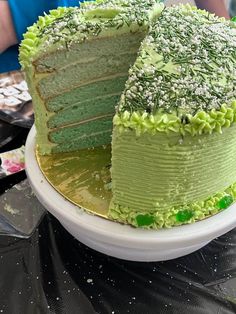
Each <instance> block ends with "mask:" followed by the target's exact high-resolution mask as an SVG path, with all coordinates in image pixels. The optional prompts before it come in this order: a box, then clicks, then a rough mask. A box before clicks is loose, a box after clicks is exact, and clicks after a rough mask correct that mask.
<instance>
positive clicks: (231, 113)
mask: <svg viewBox="0 0 236 314" xmlns="http://www.w3.org/2000/svg"><path fill="white" fill-rule="evenodd" d="M235 122H236V101H233V102H232V103H231V105H230V106H227V105H226V104H223V105H222V106H221V108H220V110H215V109H212V110H211V111H210V112H205V111H199V112H197V113H196V114H195V115H192V114H185V115H183V116H182V117H179V116H177V113H165V112H163V110H159V112H156V113H155V114H148V113H147V112H144V113H142V112H136V111H134V112H132V113H130V112H128V111H124V112H120V113H117V114H116V115H115V116H114V119H113V123H114V125H115V126H117V127H118V128H119V131H120V132H123V131H125V129H131V130H135V131H136V134H137V135H140V134H142V133H145V132H148V133H150V134H152V135H154V134H156V133H157V132H165V133H169V132H176V133H180V134H182V135H185V134H187V133H188V134H191V135H197V134H211V133H212V132H213V131H215V132H219V133H222V128H224V127H226V128H227V127H230V126H231V125H232V124H233V123H235Z"/></svg>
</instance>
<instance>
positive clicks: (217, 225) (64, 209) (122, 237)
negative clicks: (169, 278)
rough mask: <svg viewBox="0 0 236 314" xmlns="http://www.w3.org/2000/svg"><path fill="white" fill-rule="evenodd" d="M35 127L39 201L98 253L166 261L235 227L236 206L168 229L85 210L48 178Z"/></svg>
mask: <svg viewBox="0 0 236 314" xmlns="http://www.w3.org/2000/svg"><path fill="white" fill-rule="evenodd" d="M35 133H36V132H35V128H34V127H33V128H32V129H31V131H30V133H29V136H28V138H27V142H26V151H25V159H26V172H27V175H28V179H29V181H30V184H31V186H32V189H33V191H34V192H35V194H36V196H37V198H38V199H39V201H40V202H41V203H42V204H43V205H44V206H45V208H47V209H48V211H49V212H50V213H51V214H53V215H54V216H55V217H56V218H57V219H58V220H59V221H60V222H61V224H62V225H63V226H64V227H65V228H66V229H67V231H68V232H69V233H71V234H72V235H73V236H74V237H75V238H76V239H78V240H79V241H81V242H82V243H84V244H86V245H87V246H89V247H91V248H93V249H94V250H97V251H99V252H102V253H105V254H108V255H110V256H114V257H118V258H121V259H126V260H132V261H164V260H169V259H173V258H177V257H180V256H184V255H187V254H189V253H192V252H194V251H196V250H198V249H200V248H201V247H203V246H205V245H206V244H207V243H209V242H210V241H211V240H213V239H214V238H216V237H218V236H220V235H222V234H224V233H226V232H228V231H230V230H231V229H233V228H234V227H236V205H232V206H231V207H229V208H228V209H226V210H224V211H223V212H221V213H219V214H217V215H215V216H213V217H210V218H208V219H205V220H203V221H200V222H196V223H194V224H191V225H184V226H179V227H175V228H172V229H165V230H158V231H154V230H144V229H136V228H133V227H130V226H127V225H122V224H119V223H116V222H112V221H109V220H106V219H103V218H100V217H97V216H93V215H91V214H88V213H86V212H84V211H83V210H82V209H81V208H78V207H77V206H75V205H73V204H72V203H70V202H69V201H67V200H66V199H64V198H63V197H62V196H61V195H60V194H59V193H58V192H57V191H56V190H55V189H54V188H53V187H52V186H51V185H50V184H49V183H48V181H47V180H46V178H45V177H44V175H43V174H42V172H41V170H40V168H39V166H38V163H37V160H36V157H35Z"/></svg>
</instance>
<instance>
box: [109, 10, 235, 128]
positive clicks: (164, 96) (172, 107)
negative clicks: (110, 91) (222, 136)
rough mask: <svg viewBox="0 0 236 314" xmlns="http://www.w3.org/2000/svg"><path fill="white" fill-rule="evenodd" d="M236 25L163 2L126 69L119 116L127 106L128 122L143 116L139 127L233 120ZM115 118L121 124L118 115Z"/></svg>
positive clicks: (207, 124) (215, 125) (216, 124)
mask: <svg viewBox="0 0 236 314" xmlns="http://www.w3.org/2000/svg"><path fill="white" fill-rule="evenodd" d="M235 25H236V24H235V23H234V22H233V21H226V20H225V19H224V18H219V17H216V16H215V15H213V14H209V13H208V12H206V11H202V10H198V9H197V8H196V7H192V6H190V5H180V6H173V7H171V8H165V9H164V10H163V11H162V12H161V13H160V15H159V17H158V19H156V21H154V23H153V24H152V27H151V30H150V32H149V34H148V36H147V37H146V38H145V40H144V42H143V43H142V46H141V49H140V51H139V55H138V58H137V60H136V62H135V64H134V66H133V67H132V68H131V69H130V72H129V79H128V81H127V83H126V88H125V90H124V93H123V95H122V98H121V101H120V103H119V106H118V116H119V118H120V119H121V120H123V119H124V117H125V119H126V118H127V113H125V112H126V111H127V112H129V113H130V117H129V118H128V120H130V119H131V120H132V121H131V124H130V123H128V124H129V125H128V127H131V128H138V129H140V121H141V120H140V119H143V120H145V123H144V124H143V123H142V127H141V128H144V129H147V130H150V129H151V130H152V131H153V129H155V128H156V126H157V128H160V129H161V130H163V129H165V130H172V131H175V130H178V129H179V128H181V129H182V130H184V131H187V132H190V133H194V132H195V131H197V132H198V133H200V132H209V133H210V132H211V131H212V130H213V129H216V130H218V131H220V130H221V127H222V126H229V124H231V123H232V122H234V121H235V120H234V113H233V112H235V103H234V101H235V100H236V27H235ZM233 103H234V105H232V104H233ZM228 109H229V111H228ZM225 111H227V113H226V112H225ZM133 112H135V115H132V113H133ZM143 113H145V114H144V116H143ZM146 113H147V114H148V115H150V116H148V115H146ZM164 113H165V114H166V115H165V116H164V117H162V121H161V122H160V121H159V118H160V117H161V115H163V114H164ZM225 114H226V115H225ZM137 115H138V116H137ZM229 116H230V117H229ZM228 117H229V120H230V122H229V121H227V122H226V121H225V118H227V119H228ZM222 119H223V120H222ZM134 120H135V121H136V122H135V121H134ZM126 123H127V119H126ZM115 124H120V120H119V119H117V117H116V118H115ZM121 124H122V123H121ZM134 124H136V127H134ZM160 125H161V126H160ZM123 126H125V125H124V124H123Z"/></svg>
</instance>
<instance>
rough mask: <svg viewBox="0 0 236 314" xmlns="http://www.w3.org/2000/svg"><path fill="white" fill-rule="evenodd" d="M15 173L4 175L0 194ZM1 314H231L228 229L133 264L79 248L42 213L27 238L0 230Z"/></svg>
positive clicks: (234, 263) (233, 237)
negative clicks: (179, 253) (184, 250)
mask: <svg viewBox="0 0 236 314" xmlns="http://www.w3.org/2000/svg"><path fill="white" fill-rule="evenodd" d="M25 136H26V131H24V132H23V134H21V135H20V138H18V140H17V141H18V142H17V141H16V143H19V141H20V142H22V141H24V139H25ZM23 179H25V174H24V173H21V174H19V175H14V176H11V177H8V178H4V179H3V180H2V181H1V182H0V185H1V186H0V193H4V190H5V189H7V188H9V187H10V186H11V185H13V184H15V183H17V182H19V181H21V180H23ZM1 313H6V314H44V313H48V314H49V313H56V314H77V313H78V314H87V313H88V314H93V313H101V314H106V313H109V314H112V313H113V314H118V313H119V314H123V313H133V314H146V313H147V314H162V313H168V314H172V313H173V314H232V313H236V229H235V230H232V231H231V232H229V233H228V234H226V235H224V236H222V237H220V238H218V239H216V240H214V241H212V242H211V243H210V244H209V245H207V246H206V247H204V248H203V249H201V250H199V251H197V252H195V253H193V254H191V255H188V256H185V257H182V258H179V259H176V260H172V261H166V262H158V263H135V262H129V261H123V260H119V259H116V258H112V257H108V256H105V255H103V254H101V253H98V252H96V251H94V250H92V249H89V248H87V247H86V246H85V245H83V244H81V243H79V242H78V241H77V240H75V239H74V238H73V237H72V236H71V235H70V234H69V233H68V232H67V231H66V230H65V229H64V228H63V227H62V226H61V225H60V223H59V222H58V221H57V220H56V219H55V218H53V217H52V216H51V215H50V214H47V215H46V216H45V217H44V219H43V221H42V222H41V223H40V225H39V227H38V228H37V230H36V231H35V232H34V234H33V236H32V237H31V238H30V239H27V240H23V239H16V238H12V237H7V236H0V314H1Z"/></svg>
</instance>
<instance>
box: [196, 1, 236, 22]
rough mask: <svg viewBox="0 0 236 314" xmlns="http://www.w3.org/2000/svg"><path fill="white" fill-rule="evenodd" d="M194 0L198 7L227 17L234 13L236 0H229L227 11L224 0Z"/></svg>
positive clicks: (235, 13) (235, 12) (235, 11)
mask: <svg viewBox="0 0 236 314" xmlns="http://www.w3.org/2000/svg"><path fill="white" fill-rule="evenodd" d="M195 2H196V5H197V7H198V8H200V9H205V10H207V11H209V12H212V13H215V14H216V15H218V16H223V17H225V18H227V19H229V18H230V17H233V16H235V15H236V0H230V4H229V12H228V10H227V8H226V5H225V1H224V0H195Z"/></svg>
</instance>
